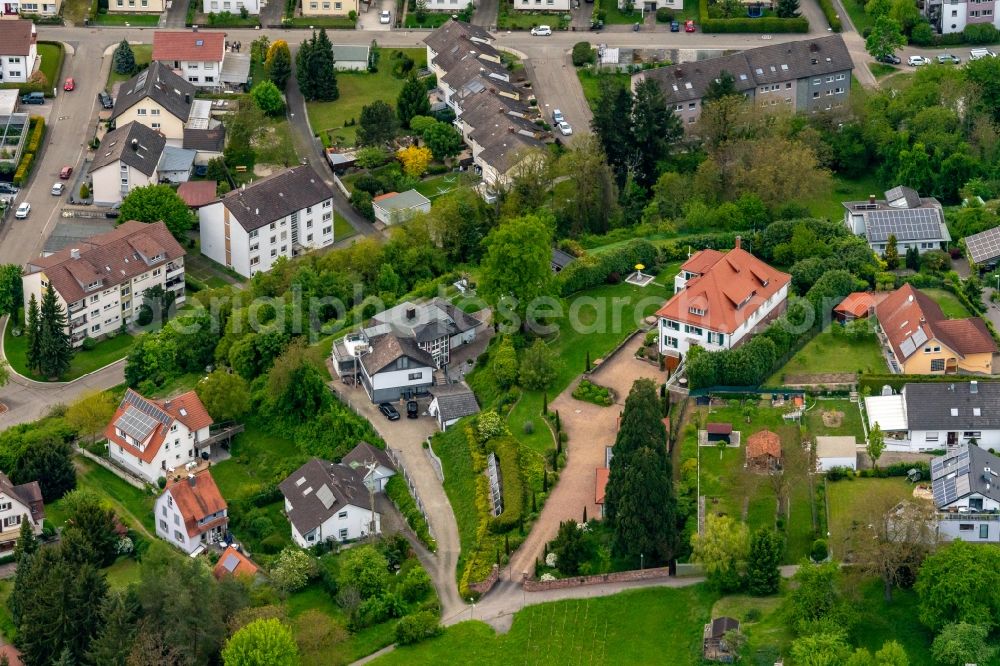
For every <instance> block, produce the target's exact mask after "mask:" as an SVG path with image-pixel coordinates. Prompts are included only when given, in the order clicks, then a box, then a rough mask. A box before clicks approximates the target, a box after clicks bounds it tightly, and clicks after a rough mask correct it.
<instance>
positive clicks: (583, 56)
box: [573, 42, 594, 67]
mask: <svg viewBox="0 0 1000 666" xmlns="http://www.w3.org/2000/svg"><path fill="white" fill-rule="evenodd" d="M592 62H594V47H593V46H591V45H590V42H577V43H576V44H574V45H573V65H574V66H575V67H583V66H584V65H588V64H590V63H592Z"/></svg>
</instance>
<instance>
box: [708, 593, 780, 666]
mask: <svg viewBox="0 0 1000 666" xmlns="http://www.w3.org/2000/svg"><path fill="white" fill-rule="evenodd" d="M781 602H782V598H781V597H780V596H773V597H750V596H746V595H743V594H737V595H733V596H728V597H722V598H721V599H719V600H718V601H716V602H715V606H713V607H712V617H722V616H728V617H733V618H736V619H737V620H739V621H740V631H741V632H742V633H743V634H744V635H745V636H746V639H747V644H746V647H745V648H744V651H743V657H744V659H747V658H748V657H749V663H751V664H764V663H774V662H776V661H777V656H778V655H781V654H786V653H787V652H788V646H789V645H790V644H791V642H792V640H793V639H794V635H793V634H792V631H791V629H790V628H789V626H788V621H787V619H786V618H785V616H784V615H783V614H782V613H781ZM753 613H756V614H758V617H757V619H756V620H749V619H748V615H751V614H753Z"/></svg>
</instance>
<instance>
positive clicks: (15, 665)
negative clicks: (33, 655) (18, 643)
mask: <svg viewBox="0 0 1000 666" xmlns="http://www.w3.org/2000/svg"><path fill="white" fill-rule="evenodd" d="M0 657H7V663H8V664H9V665H10V666H24V661H22V659H21V651H20V650H18V649H17V648H16V647H14V646H13V645H10V644H9V643H8V644H7V645H3V646H0Z"/></svg>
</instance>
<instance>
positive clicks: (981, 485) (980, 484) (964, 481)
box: [931, 444, 1000, 509]
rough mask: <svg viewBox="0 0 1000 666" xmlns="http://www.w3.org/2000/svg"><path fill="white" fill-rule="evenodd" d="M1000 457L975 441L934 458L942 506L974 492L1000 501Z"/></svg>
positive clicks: (938, 500) (936, 492)
mask: <svg viewBox="0 0 1000 666" xmlns="http://www.w3.org/2000/svg"><path fill="white" fill-rule="evenodd" d="M998 474H1000V458H998V457H997V456H995V455H992V454H991V453H989V452H988V451H985V450H983V449H981V448H979V447H978V446H976V445H975V444H967V445H966V447H965V448H962V449H956V450H954V451H952V452H951V453H948V454H946V455H943V456H941V457H939V458H934V459H933V460H931V486H932V488H933V491H934V504H936V505H937V507H938V508H939V509H941V508H944V507H946V506H948V505H949V504H951V503H953V502H955V501H956V500H959V499H961V498H963V497H965V496H967V495H970V494H972V493H979V494H980V495H983V496H984V497H989V498H990V499H992V500H995V501H997V502H1000V476H998Z"/></svg>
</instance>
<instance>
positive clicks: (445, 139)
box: [410, 117, 465, 162]
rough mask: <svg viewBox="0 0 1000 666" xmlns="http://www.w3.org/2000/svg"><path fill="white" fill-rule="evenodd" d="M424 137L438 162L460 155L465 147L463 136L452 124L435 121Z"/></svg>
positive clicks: (411, 122) (411, 123)
mask: <svg viewBox="0 0 1000 666" xmlns="http://www.w3.org/2000/svg"><path fill="white" fill-rule="evenodd" d="M414 120H415V117H414V118H411V119H410V125H411V127H412V126H413V124H414ZM414 129H416V128H414ZM423 137H424V143H426V144H427V147H428V148H430V149H431V153H432V154H433V155H434V159H435V160H437V161H438V162H444V161H445V160H447V159H448V158H451V157H454V156H455V155H458V154H459V153H460V152H462V147H463V146H464V145H465V144H464V143H463V141H462V135H461V134H459V132H458V130H457V129H455V126H454V125H452V124H450V123H441V122H436V121H435V122H434V124H433V125H431V126H430V127H428V128H427V129H425V130H424V131H423Z"/></svg>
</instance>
